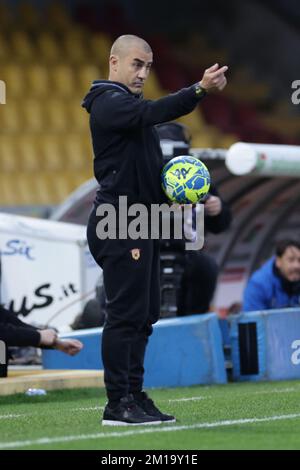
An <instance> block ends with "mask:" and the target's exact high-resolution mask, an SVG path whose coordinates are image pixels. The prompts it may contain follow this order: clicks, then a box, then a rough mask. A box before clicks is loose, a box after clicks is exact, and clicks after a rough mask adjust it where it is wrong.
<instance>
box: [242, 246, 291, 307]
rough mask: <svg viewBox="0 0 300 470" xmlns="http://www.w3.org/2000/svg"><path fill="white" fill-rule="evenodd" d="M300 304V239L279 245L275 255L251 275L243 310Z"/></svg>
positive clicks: (245, 293)
mask: <svg viewBox="0 0 300 470" xmlns="http://www.w3.org/2000/svg"><path fill="white" fill-rule="evenodd" d="M299 306H300V241H299V240H293V239H287V240H281V241H279V242H277V244H276V251H275V256H273V257H272V258H271V259H269V260H268V261H267V262H266V263H264V264H263V265H262V267H261V268H260V269H258V270H257V271H255V272H254V273H253V274H252V276H251V277H250V279H249V281H248V284H247V287H246V289H245V292H244V302H243V311H246V312H247V311H248V312H249V311H255V310H268V309H274V308H287V307H299Z"/></svg>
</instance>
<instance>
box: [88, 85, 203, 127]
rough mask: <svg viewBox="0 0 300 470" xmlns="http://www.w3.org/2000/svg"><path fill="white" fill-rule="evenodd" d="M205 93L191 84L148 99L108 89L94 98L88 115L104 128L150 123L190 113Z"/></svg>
mask: <svg viewBox="0 0 300 470" xmlns="http://www.w3.org/2000/svg"><path fill="white" fill-rule="evenodd" d="M205 94H206V93H205V92H204V93H203V94H201V95H200V96H197V94H196V91H195V87H194V86H191V87H189V88H183V89H182V90H180V91H178V92H177V93H173V94H171V95H168V96H165V97H163V98H160V99H158V100H155V101H150V100H143V99H138V98H136V97H134V96H133V95H131V94H129V93H125V92H122V91H120V92H119V91H114V90H113V91H112V90H108V91H106V92H105V93H103V94H102V95H100V96H98V97H97V98H95V100H94V102H93V105H92V109H91V117H94V118H95V119H96V121H97V123H98V124H99V125H100V126H101V127H102V128H103V129H106V130H117V129H128V130H129V129H135V128H139V127H147V126H153V125H155V124H160V123H162V122H166V121H171V120H173V119H177V118H179V117H180V116H183V115H185V114H189V113H190V112H192V111H193V109H194V108H195V107H196V106H197V104H198V103H199V101H200V99H201V98H202V97H203V96H204V95H205Z"/></svg>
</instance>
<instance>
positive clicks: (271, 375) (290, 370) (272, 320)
mask: <svg viewBox="0 0 300 470" xmlns="http://www.w3.org/2000/svg"><path fill="white" fill-rule="evenodd" d="M230 337H231V347H232V367H233V379H234V380H238V381H249V380H250V381H260V380H289V379H299V378H300V309H299V308H293V309H282V310H268V311H259V312H246V313H242V314H241V315H237V316H236V317H235V318H233V319H231V329H230Z"/></svg>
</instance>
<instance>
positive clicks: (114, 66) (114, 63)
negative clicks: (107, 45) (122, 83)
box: [109, 55, 119, 72]
mask: <svg viewBox="0 0 300 470" xmlns="http://www.w3.org/2000/svg"><path fill="white" fill-rule="evenodd" d="M118 62H119V58H118V56H116V55H111V56H110V58H109V63H110V66H111V69H112V70H113V71H114V72H116V71H117V68H118Z"/></svg>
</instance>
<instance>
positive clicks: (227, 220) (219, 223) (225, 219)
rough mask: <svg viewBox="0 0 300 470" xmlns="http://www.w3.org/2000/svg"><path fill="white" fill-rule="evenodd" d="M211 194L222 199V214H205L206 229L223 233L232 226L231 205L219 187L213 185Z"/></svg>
mask: <svg viewBox="0 0 300 470" xmlns="http://www.w3.org/2000/svg"><path fill="white" fill-rule="evenodd" d="M209 192H210V194H212V195H213V196H217V197H219V198H220V199H221V202H222V209H221V212H220V214H218V215H215V216H209V215H207V216H205V229H206V230H208V231H209V232H211V233H221V232H224V231H225V230H227V229H228V228H229V227H230V224H231V220H232V216H231V210H230V207H229V205H228V204H227V203H226V202H225V201H224V200H223V199H222V198H221V196H220V194H219V192H218V190H217V188H216V187H215V186H211V188H210V191H209Z"/></svg>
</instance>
